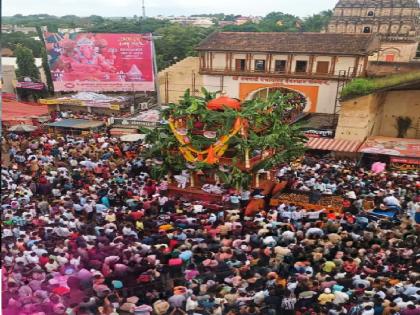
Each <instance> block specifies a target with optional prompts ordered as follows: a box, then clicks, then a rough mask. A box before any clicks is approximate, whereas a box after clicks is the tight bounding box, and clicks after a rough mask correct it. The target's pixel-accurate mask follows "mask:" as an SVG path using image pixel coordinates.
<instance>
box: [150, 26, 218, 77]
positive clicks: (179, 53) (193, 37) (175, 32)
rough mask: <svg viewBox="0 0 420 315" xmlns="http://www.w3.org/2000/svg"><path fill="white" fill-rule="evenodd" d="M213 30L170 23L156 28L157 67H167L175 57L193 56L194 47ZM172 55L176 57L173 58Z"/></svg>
mask: <svg viewBox="0 0 420 315" xmlns="http://www.w3.org/2000/svg"><path fill="white" fill-rule="evenodd" d="M212 31H213V29H212V28H201V27H195V26H181V25H178V24H171V25H169V26H165V27H162V28H159V29H157V30H156V32H155V34H156V35H157V37H158V38H157V39H156V40H155V44H156V53H157V56H158V58H157V62H158V69H159V70H162V69H164V68H166V67H168V66H169V65H170V64H171V63H172V62H173V61H174V60H175V59H177V60H181V59H184V58H185V57H187V56H195V55H196V54H197V52H196V51H195V47H196V46H197V45H198V44H199V43H200V41H202V40H203V39H204V38H205V37H206V36H207V35H209V34H210V33H211V32H212ZM174 57H176V58H175V59H174Z"/></svg>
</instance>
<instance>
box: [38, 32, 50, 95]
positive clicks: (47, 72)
mask: <svg viewBox="0 0 420 315" xmlns="http://www.w3.org/2000/svg"><path fill="white" fill-rule="evenodd" d="M36 32H37V34H38V37H39V40H40V42H41V43H42V45H43V46H44V47H45V41H44V36H43V34H42V31H41V28H40V27H39V26H37V27H36ZM44 47H42V50H41V58H42V68H43V70H44V73H45V77H46V79H47V90H48V92H49V93H50V94H51V95H52V94H54V84H53V80H52V76H51V70H50V65H49V63H48V55H47V51H46V49H45V48H44Z"/></svg>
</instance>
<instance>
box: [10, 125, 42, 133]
mask: <svg viewBox="0 0 420 315" xmlns="http://www.w3.org/2000/svg"><path fill="white" fill-rule="evenodd" d="M37 129H38V127H36V126H32V125H25V124H20V125H15V126H12V127H10V128H9V131H13V132H32V131H35V130H37Z"/></svg>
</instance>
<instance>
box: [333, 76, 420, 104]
mask: <svg viewBox="0 0 420 315" xmlns="http://www.w3.org/2000/svg"><path fill="white" fill-rule="evenodd" d="M416 80H420V71H416V72H409V73H403V74H396V75H390V76H387V77H382V78H370V79H369V78H359V79H354V80H352V81H350V83H348V84H347V85H346V86H344V88H343V90H342V91H341V98H342V99H350V98H353V97H357V96H363V95H367V94H370V93H373V92H375V91H378V90H381V89H386V88H390V87H393V86H397V85H401V84H404V83H410V82H412V81H416Z"/></svg>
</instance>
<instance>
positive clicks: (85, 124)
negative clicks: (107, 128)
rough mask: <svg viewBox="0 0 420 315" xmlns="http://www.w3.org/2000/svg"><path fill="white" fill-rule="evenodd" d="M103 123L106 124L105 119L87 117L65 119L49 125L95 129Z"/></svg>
mask: <svg viewBox="0 0 420 315" xmlns="http://www.w3.org/2000/svg"><path fill="white" fill-rule="evenodd" d="M103 125H105V123H104V122H103V121H99V120H87V119H63V120H59V121H55V122H53V123H49V124H47V126H49V127H58V128H72V129H93V128H97V127H101V126H103Z"/></svg>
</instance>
